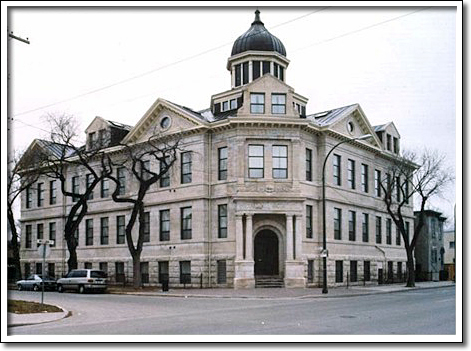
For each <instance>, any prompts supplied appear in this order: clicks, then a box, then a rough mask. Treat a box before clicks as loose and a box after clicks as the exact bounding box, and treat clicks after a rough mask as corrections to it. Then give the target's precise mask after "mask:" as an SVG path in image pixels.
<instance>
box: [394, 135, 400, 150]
mask: <svg viewBox="0 0 471 351" xmlns="http://www.w3.org/2000/svg"><path fill="white" fill-rule="evenodd" d="M393 147H394V153H395V154H398V153H399V139H398V138H396V137H394V138H393Z"/></svg>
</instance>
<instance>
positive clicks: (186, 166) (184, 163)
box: [181, 151, 191, 184]
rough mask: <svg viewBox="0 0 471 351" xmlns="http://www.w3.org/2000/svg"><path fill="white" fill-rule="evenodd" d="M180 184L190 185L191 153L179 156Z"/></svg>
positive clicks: (183, 153)
mask: <svg viewBox="0 0 471 351" xmlns="http://www.w3.org/2000/svg"><path fill="white" fill-rule="evenodd" d="M181 182H182V184H187V183H191V152H189V151H187V152H182V154H181Z"/></svg>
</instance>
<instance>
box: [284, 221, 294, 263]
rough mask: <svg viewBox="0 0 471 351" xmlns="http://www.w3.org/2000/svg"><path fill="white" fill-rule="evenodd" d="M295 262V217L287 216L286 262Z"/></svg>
mask: <svg viewBox="0 0 471 351" xmlns="http://www.w3.org/2000/svg"><path fill="white" fill-rule="evenodd" d="M292 260H293V215H286V261H292Z"/></svg>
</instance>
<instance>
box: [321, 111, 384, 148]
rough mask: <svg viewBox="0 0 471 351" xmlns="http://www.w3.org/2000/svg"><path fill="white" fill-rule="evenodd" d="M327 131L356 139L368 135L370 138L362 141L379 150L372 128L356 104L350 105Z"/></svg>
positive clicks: (377, 140)
mask: <svg viewBox="0 0 471 351" xmlns="http://www.w3.org/2000/svg"><path fill="white" fill-rule="evenodd" d="M328 129H330V130H333V131H335V132H337V133H339V134H343V135H346V136H348V137H350V138H358V137H361V136H362V135H366V134H370V135H371V136H372V137H371V138H369V139H366V140H364V142H365V143H367V144H369V145H371V146H374V147H377V148H381V142H380V140H379V139H378V136H377V135H376V133H375V131H374V128H373V127H372V126H371V124H370V122H369V121H368V119H367V118H366V115H365V113H364V112H363V110H362V109H361V107H360V105H358V104H355V105H352V106H351V107H350V108H348V109H346V110H345V111H343V113H342V114H341V115H340V116H338V118H336V121H335V122H334V123H332V124H331V125H330V126H329V128H328Z"/></svg>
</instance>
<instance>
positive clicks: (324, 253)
mask: <svg viewBox="0 0 471 351" xmlns="http://www.w3.org/2000/svg"><path fill="white" fill-rule="evenodd" d="M369 138H371V134H365V135H362V136H359V137H358V138H353V139H347V140H344V141H341V142H340V143H338V144H336V145H335V146H334V147H333V148H332V149H331V150H330V151H329V153H328V154H327V156H326V157H325V159H324V165H323V166H322V254H321V256H322V261H323V282H322V293H323V294H327V292H328V290H327V242H326V232H325V165H326V163H327V159H328V158H329V156H330V154H331V153H332V151H334V150H335V149H336V148H337V147H338V146H340V145H342V144H344V143H350V142H352V141H355V140H365V139H369Z"/></svg>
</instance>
